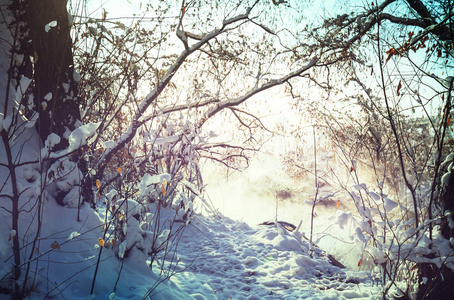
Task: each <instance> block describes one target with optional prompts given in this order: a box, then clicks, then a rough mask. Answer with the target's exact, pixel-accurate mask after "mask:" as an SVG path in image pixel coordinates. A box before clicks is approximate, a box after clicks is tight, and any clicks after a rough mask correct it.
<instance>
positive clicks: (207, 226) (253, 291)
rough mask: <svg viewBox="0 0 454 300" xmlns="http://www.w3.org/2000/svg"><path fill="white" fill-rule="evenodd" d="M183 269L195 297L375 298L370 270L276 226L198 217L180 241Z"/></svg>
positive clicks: (183, 284)
mask: <svg viewBox="0 0 454 300" xmlns="http://www.w3.org/2000/svg"><path fill="white" fill-rule="evenodd" d="M178 248H179V249H180V252H179V253H180V254H179V256H180V259H181V260H182V262H183V266H184V267H185V270H184V271H183V272H182V273H179V274H177V275H176V276H174V277H173V278H172V281H173V282H175V283H176V284H177V285H179V287H180V288H181V289H182V290H183V291H186V292H187V293H188V294H190V295H191V296H192V297H194V298H196V299H374V298H375V296H377V295H378V294H379V288H378V287H377V286H376V285H375V286H374V285H373V283H372V280H371V278H370V276H369V274H368V273H366V272H356V271H351V270H347V269H341V268H339V267H336V266H334V265H332V264H330V262H329V261H328V258H327V256H326V253H324V252H323V251H321V250H320V249H315V250H314V252H313V257H311V255H310V251H309V250H310V249H309V243H308V242H307V241H306V240H305V239H304V238H303V239H301V238H299V237H298V236H297V235H296V234H294V233H292V232H289V231H287V230H285V229H283V228H282V227H280V226H279V228H277V227H276V226H275V225H269V226H266V225H257V226H254V227H250V226H248V225H247V224H246V223H243V222H238V221H233V220H231V219H229V218H226V217H212V218H209V217H201V216H198V217H196V218H195V219H194V220H193V222H192V223H191V225H190V226H189V227H188V228H187V229H186V230H185V232H184V236H183V238H182V239H181V240H180V244H179V247H178Z"/></svg>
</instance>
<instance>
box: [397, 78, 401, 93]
mask: <svg viewBox="0 0 454 300" xmlns="http://www.w3.org/2000/svg"><path fill="white" fill-rule="evenodd" d="M401 88H402V82H401V81H400V80H399V84H398V85H397V96H400V89H401Z"/></svg>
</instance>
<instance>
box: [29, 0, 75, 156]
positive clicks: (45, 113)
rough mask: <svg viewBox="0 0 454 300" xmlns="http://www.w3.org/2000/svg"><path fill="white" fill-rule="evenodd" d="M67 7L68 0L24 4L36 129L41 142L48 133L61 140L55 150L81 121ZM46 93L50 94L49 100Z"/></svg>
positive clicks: (60, 147)
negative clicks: (35, 111)
mask: <svg viewBox="0 0 454 300" xmlns="http://www.w3.org/2000/svg"><path fill="white" fill-rule="evenodd" d="M66 4H67V0H39V1H36V0H28V1H27V2H26V3H25V12H26V17H27V21H28V28H29V37H30V39H31V47H30V48H29V51H30V53H29V55H30V56H32V57H33V59H34V64H33V67H32V68H33V79H34V90H33V97H34V98H33V99H34V104H35V108H36V110H37V111H38V112H39V121H38V122H37V125H36V126H37V129H38V131H39V134H40V137H41V140H42V141H43V142H44V141H45V140H46V139H47V137H48V136H49V134H51V133H56V134H57V135H59V136H60V137H61V142H60V144H58V145H56V147H55V148H54V150H60V149H64V148H65V147H66V146H67V145H68V135H69V134H68V133H69V132H71V131H73V130H74V129H75V128H76V125H77V124H76V122H77V121H78V120H80V112H79V103H78V102H79V101H78V97H77V87H76V84H75V82H74V79H73V78H74V76H73V74H74V64H73V56H72V41H71V37H70V28H69V22H68V12H67V10H66ZM55 22H56V24H55ZM54 25H55V26H54ZM49 93H51V94H52V98H50V100H49V97H50V94H49ZM46 95H47V96H46Z"/></svg>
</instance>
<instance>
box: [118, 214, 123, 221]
mask: <svg viewBox="0 0 454 300" xmlns="http://www.w3.org/2000/svg"><path fill="white" fill-rule="evenodd" d="M123 217H124V215H123V214H122V213H119V214H118V220H119V221H121V219H123Z"/></svg>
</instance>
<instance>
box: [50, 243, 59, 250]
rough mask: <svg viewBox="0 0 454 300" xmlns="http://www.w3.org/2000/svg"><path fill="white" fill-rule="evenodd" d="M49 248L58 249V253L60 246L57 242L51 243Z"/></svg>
mask: <svg viewBox="0 0 454 300" xmlns="http://www.w3.org/2000/svg"><path fill="white" fill-rule="evenodd" d="M50 247H51V248H52V249H58V251H60V244H59V243H58V242H57V241H55V242H53V243H52V245H50Z"/></svg>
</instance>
